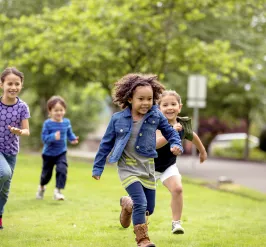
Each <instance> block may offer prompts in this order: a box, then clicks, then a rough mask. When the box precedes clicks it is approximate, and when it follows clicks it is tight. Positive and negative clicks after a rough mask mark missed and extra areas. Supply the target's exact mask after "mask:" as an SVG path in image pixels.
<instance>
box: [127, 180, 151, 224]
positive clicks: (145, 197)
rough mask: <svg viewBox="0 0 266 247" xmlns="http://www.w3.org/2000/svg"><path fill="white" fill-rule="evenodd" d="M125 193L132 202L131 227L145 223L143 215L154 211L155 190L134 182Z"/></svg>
mask: <svg viewBox="0 0 266 247" xmlns="http://www.w3.org/2000/svg"><path fill="white" fill-rule="evenodd" d="M126 191H127V193H128V194H129V196H130V197H131V199H132V200H133V215H132V221H133V225H138V224H143V223H145V221H146V219H145V215H146V214H148V215H151V214H152V213H153V211H154V207H155V190H151V189H147V188H145V187H143V185H142V184H141V183H140V182H135V183H133V184H131V185H129V186H128V187H127V188H126ZM146 212H147V213H146Z"/></svg>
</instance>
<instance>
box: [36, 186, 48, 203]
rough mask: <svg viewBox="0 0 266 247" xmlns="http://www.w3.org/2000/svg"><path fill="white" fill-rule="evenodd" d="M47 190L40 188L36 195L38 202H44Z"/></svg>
mask: <svg viewBox="0 0 266 247" xmlns="http://www.w3.org/2000/svg"><path fill="white" fill-rule="evenodd" d="M45 189H46V188H45V187H44V189H41V187H40V186H39V188H38V191H37V193H36V199H38V200H42V199H43V197H44V192H45Z"/></svg>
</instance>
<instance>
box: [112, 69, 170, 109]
mask: <svg viewBox="0 0 266 247" xmlns="http://www.w3.org/2000/svg"><path fill="white" fill-rule="evenodd" d="M157 78H158V77H157V76H156V75H152V74H127V75H125V76H123V77H122V78H121V79H120V80H119V81H117V82H116V83H115V87H114V91H113V102H114V104H116V105H119V106H120V107H121V108H122V109H125V108H126V107H128V106H130V103H129V102H128V100H129V99H130V98H132V97H133V93H134V91H135V89H136V87H138V86H151V88H152V91H153V104H154V105H155V104H156V101H157V100H158V99H159V97H160V94H161V93H162V92H163V91H164V89H165V87H164V86H163V85H162V84H161V83H160V82H159V81H158V79H157Z"/></svg>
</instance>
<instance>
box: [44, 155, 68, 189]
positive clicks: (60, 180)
mask: <svg viewBox="0 0 266 247" xmlns="http://www.w3.org/2000/svg"><path fill="white" fill-rule="evenodd" d="M42 158H43V166H42V174H41V181H40V184H41V185H42V186H43V185H46V184H48V183H49V181H50V180H51V178H52V175H53V169H54V166H55V165H56V188H58V189H64V188H65V185H66V179H67V166H68V165H67V159H66V152H64V153H62V154H60V155H58V156H47V155H44V154H43V155H42Z"/></svg>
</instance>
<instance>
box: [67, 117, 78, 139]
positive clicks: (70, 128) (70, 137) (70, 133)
mask: <svg viewBox="0 0 266 247" xmlns="http://www.w3.org/2000/svg"><path fill="white" fill-rule="evenodd" d="M68 121H69V125H68V128H67V138H68V140H69V141H70V143H71V144H78V143H79V141H78V139H79V137H78V136H76V135H75V134H74V133H73V131H72V126H71V122H70V120H68Z"/></svg>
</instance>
